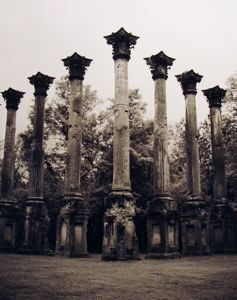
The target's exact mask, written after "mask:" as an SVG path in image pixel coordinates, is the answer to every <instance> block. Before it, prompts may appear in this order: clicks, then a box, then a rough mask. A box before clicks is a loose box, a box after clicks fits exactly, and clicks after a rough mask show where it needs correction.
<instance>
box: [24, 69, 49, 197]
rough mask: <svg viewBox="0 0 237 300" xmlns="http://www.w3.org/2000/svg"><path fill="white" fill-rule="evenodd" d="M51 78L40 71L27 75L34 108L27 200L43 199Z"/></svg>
mask: <svg viewBox="0 0 237 300" xmlns="http://www.w3.org/2000/svg"><path fill="white" fill-rule="evenodd" d="M53 80H54V78H53V77H49V76H47V75H44V74H42V73H40V72H38V73H37V74H36V75H34V76H32V77H29V81H30V83H31V84H33V85H34V88H35V92H34V96H35V108H34V120H33V133H32V144H31V160H30V170H29V173H30V177H29V189H28V201H32V200H33V201H42V200H43V188H44V186H43V184H44V115H45V99H46V97H47V90H48V88H49V85H50V84H51V83H52V82H53Z"/></svg>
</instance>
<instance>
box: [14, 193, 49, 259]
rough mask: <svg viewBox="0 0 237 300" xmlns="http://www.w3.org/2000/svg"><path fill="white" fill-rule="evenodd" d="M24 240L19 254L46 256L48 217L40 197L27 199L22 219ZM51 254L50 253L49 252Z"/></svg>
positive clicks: (47, 250)
mask: <svg viewBox="0 0 237 300" xmlns="http://www.w3.org/2000/svg"><path fill="white" fill-rule="evenodd" d="M24 219H25V220H24V240H23V243H22V244H21V246H20V248H19V250H18V253H19V254H34V255H39V254H48V253H49V252H50V249H49V248H48V236H47V235H48V227H49V217H48V212H47V208H46V206H45V203H44V201H43V199H42V198H41V197H32V198H28V199H27V201H26V209H25V218H24ZM51 252H52V251H51Z"/></svg>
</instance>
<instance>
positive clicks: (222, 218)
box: [203, 86, 235, 253]
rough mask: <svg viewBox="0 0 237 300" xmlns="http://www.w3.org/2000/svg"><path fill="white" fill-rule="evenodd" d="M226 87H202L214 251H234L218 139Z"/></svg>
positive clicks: (233, 238) (223, 168)
mask: <svg viewBox="0 0 237 300" xmlns="http://www.w3.org/2000/svg"><path fill="white" fill-rule="evenodd" d="M225 93H226V91H225V90H223V89H221V88H220V87H219V86H215V87H213V88H210V89H207V90H203V94H204V95H205V96H206V97H207V100H208V103H209V108H210V120H211V141H212V163H213V198H212V204H211V214H210V249H211V251H212V252H214V253H218V252H219V253H221V252H222V253H223V252H231V251H234V250H233V249H234V244H233V243H234V240H235V237H234V224H233V218H232V216H231V215H232V213H231V209H230V207H229V206H228V202H227V195H226V176H225V156H224V148H223V140H222V125H221V105H222V99H223V98H224V96H225Z"/></svg>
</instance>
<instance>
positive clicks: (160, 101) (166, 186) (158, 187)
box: [145, 51, 180, 259]
mask: <svg viewBox="0 0 237 300" xmlns="http://www.w3.org/2000/svg"><path fill="white" fill-rule="evenodd" d="M145 60H146V62H147V64H148V65H149V67H150V69H151V74H152V78H153V79H154V84H155V95H154V98H155V99H154V102H155V103H154V104H155V105H154V107H155V116H154V144H153V199H152V200H151V201H150V202H149V203H148V206H147V234H148V235H147V245H148V247H147V251H148V254H147V256H146V258H152V259H154V258H168V257H170V258H174V257H179V256H180V254H179V253H178V218H177V217H178V214H177V207H176V203H175V201H174V199H173V198H172V197H171V195H170V173H169V163H168V129H167V111H166V79H167V78H168V68H169V67H170V66H171V65H172V64H173V61H174V59H173V58H170V57H168V56H167V55H165V54H164V53H163V52H162V51H161V52H159V53H158V54H157V55H152V56H151V57H150V58H145Z"/></svg>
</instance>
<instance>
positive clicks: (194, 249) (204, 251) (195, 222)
mask: <svg viewBox="0 0 237 300" xmlns="http://www.w3.org/2000/svg"><path fill="white" fill-rule="evenodd" d="M191 199H192V200H191ZM208 224H209V215H208V211H207V208H206V204H205V202H204V201H202V199H201V198H200V197H195V199H194V197H191V198H190V197H189V198H188V201H187V202H186V203H185V204H184V205H183V206H182V208H181V236H182V238H181V240H182V247H181V248H182V251H181V253H182V255H185V256H188V255H209V254H210V249H209V227H208Z"/></svg>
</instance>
